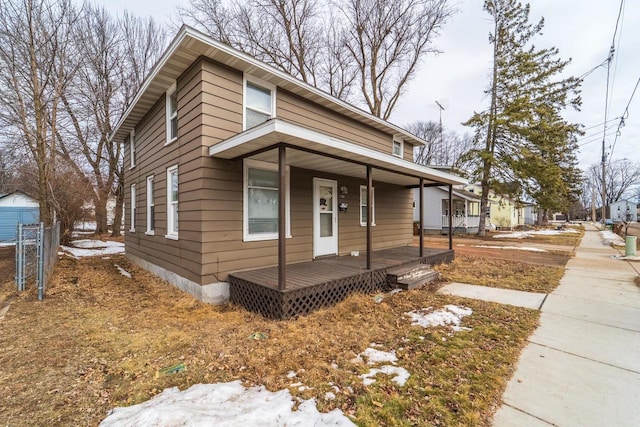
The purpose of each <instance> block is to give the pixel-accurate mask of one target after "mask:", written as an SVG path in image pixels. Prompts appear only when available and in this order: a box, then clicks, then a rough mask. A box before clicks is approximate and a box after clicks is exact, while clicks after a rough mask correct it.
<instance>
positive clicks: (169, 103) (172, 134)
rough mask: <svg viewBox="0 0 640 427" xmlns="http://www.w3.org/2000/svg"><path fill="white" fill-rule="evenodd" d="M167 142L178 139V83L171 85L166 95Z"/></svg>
mask: <svg viewBox="0 0 640 427" xmlns="http://www.w3.org/2000/svg"><path fill="white" fill-rule="evenodd" d="M166 107H167V144H170V143H172V142H173V141H175V140H176V139H178V93H177V90H176V84H175V83H174V84H173V85H171V87H170V88H169V90H168V91H167V96H166Z"/></svg>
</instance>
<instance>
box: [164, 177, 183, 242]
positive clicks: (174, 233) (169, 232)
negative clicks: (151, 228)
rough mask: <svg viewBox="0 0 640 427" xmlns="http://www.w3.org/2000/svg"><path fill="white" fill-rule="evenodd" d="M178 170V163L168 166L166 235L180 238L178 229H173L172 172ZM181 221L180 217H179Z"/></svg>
mask: <svg viewBox="0 0 640 427" xmlns="http://www.w3.org/2000/svg"><path fill="white" fill-rule="evenodd" d="M174 171H175V172H176V173H177V172H178V165H173V166H170V167H168V168H167V234H166V235H165V236H164V237H166V238H167V239H171V240H178V233H179V229H178V231H175V230H172V229H171V224H173V214H172V212H173V209H172V208H171V173H172V172H174ZM176 203H177V204H178V210H179V209H180V175H179V174H178V201H177V202H176ZM178 221H179V219H178Z"/></svg>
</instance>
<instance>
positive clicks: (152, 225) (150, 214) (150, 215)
mask: <svg viewBox="0 0 640 427" xmlns="http://www.w3.org/2000/svg"><path fill="white" fill-rule="evenodd" d="M153 187H154V185H153V175H151V176H148V177H147V234H151V235H153V234H154V233H155V229H156V204H155V200H154V194H153Z"/></svg>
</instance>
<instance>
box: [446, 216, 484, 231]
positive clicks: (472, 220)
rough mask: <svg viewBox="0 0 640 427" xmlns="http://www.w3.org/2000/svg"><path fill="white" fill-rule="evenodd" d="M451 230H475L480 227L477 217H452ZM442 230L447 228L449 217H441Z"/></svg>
mask: <svg viewBox="0 0 640 427" xmlns="http://www.w3.org/2000/svg"><path fill="white" fill-rule="evenodd" d="M452 221H453V222H452V224H451V226H452V228H454V229H455V228H465V229H468V228H477V227H479V226H480V217H479V216H477V215H454V216H453V217H452ZM442 228H449V216H448V215H442Z"/></svg>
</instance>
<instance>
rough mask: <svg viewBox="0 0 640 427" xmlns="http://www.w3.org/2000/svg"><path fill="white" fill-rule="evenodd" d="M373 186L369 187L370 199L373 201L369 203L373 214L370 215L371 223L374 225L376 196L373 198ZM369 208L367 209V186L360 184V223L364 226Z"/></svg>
mask: <svg viewBox="0 0 640 427" xmlns="http://www.w3.org/2000/svg"><path fill="white" fill-rule="evenodd" d="M374 190H375V188H373V187H371V200H372V201H373V203H372V204H371V206H372V207H371V211H372V212H373V215H372V216H371V225H376V198H375V195H376V193H375V191H374ZM368 213H369V210H368V209H367V186H366V185H361V186H360V225H361V226H363V227H365V226H366V225H367V214H368Z"/></svg>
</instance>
